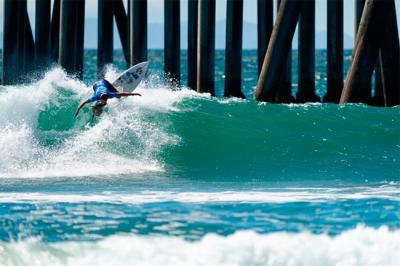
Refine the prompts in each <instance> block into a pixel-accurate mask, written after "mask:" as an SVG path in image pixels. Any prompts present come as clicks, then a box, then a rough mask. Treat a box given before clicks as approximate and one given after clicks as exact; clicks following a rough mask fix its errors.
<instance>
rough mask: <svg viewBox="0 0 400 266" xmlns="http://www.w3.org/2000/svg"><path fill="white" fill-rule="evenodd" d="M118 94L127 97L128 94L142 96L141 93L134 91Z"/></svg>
mask: <svg viewBox="0 0 400 266" xmlns="http://www.w3.org/2000/svg"><path fill="white" fill-rule="evenodd" d="M118 96H122V97H127V96H142V95H141V94H140V93H134V92H119V93H118Z"/></svg>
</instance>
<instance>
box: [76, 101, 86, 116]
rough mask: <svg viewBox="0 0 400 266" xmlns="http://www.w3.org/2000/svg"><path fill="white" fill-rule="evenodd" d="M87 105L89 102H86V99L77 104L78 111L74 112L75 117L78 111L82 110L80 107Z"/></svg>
mask: <svg viewBox="0 0 400 266" xmlns="http://www.w3.org/2000/svg"><path fill="white" fill-rule="evenodd" d="M87 103H89V100H88V99H84V100H83V101H82V102H81V103H80V104H79V106H78V109H76V112H75V117H76V116H77V115H78V114H79V111H80V110H81V109H82V107H83V106H84V105H85V104H87Z"/></svg>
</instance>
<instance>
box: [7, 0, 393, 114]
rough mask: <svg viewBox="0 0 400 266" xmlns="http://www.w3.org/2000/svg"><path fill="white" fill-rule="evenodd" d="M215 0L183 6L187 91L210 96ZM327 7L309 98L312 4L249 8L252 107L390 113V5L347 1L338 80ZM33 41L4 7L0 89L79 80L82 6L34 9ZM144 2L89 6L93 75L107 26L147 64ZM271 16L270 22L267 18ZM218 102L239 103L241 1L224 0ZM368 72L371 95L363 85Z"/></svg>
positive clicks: (23, 21) (172, 47)
mask: <svg viewBox="0 0 400 266" xmlns="http://www.w3.org/2000/svg"><path fill="white" fill-rule="evenodd" d="M215 1H216V0H188V40H187V41H188V64H187V65H188V69H187V72H188V73H187V74H188V83H187V86H188V87H190V88H192V89H194V90H197V91H199V92H209V93H211V94H213V95H214V87H215V82H214V61H215V9H216V2H215ZM326 1H327V13H328V15H327V40H328V41H327V43H328V45H327V91H326V94H325V95H324V96H323V97H322V99H320V98H319V96H317V95H316V93H315V59H314V57H315V0H278V1H276V2H277V3H274V1H273V0H258V1H257V4H258V6H257V22H258V25H257V30H258V53H257V54H258V59H257V64H258V74H259V79H258V83H257V87H256V90H255V93H254V98H255V99H256V100H259V101H267V102H272V103H282V102H284V103H289V102H301V103H304V102H317V101H321V100H322V101H324V102H333V103H339V102H340V103H347V102H362V103H367V104H373V105H378V106H393V105H398V104H400V74H399V73H400V67H399V65H400V54H399V53H400V52H399V35H398V29H397V21H396V10H395V2H394V0H356V2H355V3H356V5H355V12H356V14H355V15H356V16H355V23H354V24H355V29H356V37H355V41H354V49H353V56H352V62H351V65H350V68H349V70H348V73H347V77H346V80H345V81H344V77H343V0H326ZM35 3H36V8H35V10H36V12H35V16H36V20H35V41H34V38H33V34H32V29H31V24H30V21H29V16H28V13H27V0H4V43H3V73H2V79H1V81H2V84H14V83H18V82H21V78H22V77H24V76H26V75H27V74H29V73H30V72H31V71H33V70H35V71H38V70H40V69H45V68H46V67H48V66H49V65H50V64H53V63H55V62H56V63H58V64H60V65H61V66H62V67H63V68H64V69H65V70H66V71H67V73H71V74H75V75H77V76H78V77H82V68H83V49H84V23H85V0H53V10H51V3H52V1H51V0H36V2H35ZM147 4H148V3H147V0H128V6H127V8H125V7H124V3H123V1H122V0H98V50H97V55H98V57H97V60H98V61H97V66H98V73H99V76H100V77H101V76H102V74H103V70H104V66H105V65H107V64H110V63H112V62H113V50H114V49H113V28H114V27H113V23H114V22H113V21H114V18H115V21H116V24H117V29H118V33H119V36H120V40H121V43H122V48H123V52H124V57H125V60H126V62H127V65H128V66H131V65H134V64H136V63H139V62H141V61H145V60H147V49H148V48H147ZM274 8H276V9H277V12H276V18H273V13H274V12H273V9H274ZM164 12H165V13H164V14H165V15H164V19H165V21H164V30H165V34H164V36H165V37H164V38H165V39H164V57H165V58H164V59H165V60H164V61H165V67H164V69H165V73H166V75H167V76H168V82H170V81H171V80H173V81H174V84H178V85H179V84H180V67H179V66H180V1H179V0H164ZM226 12H227V14H226V18H227V19H226V23H227V24H226V49H225V56H226V58H225V60H226V63H225V88H224V96H226V97H230V96H234V97H244V95H243V93H242V91H241V87H242V77H241V69H242V68H241V61H242V36H243V0H227V9H226ZM297 24H299V27H298V28H299V46H298V49H299V50H298V52H299V57H298V60H299V62H298V77H299V82H298V91H297V94H296V97H295V98H294V97H293V96H292V91H291V89H292V84H291V60H292V58H291V43H292V38H293V35H294V32H295V29H296V25H297ZM373 73H375V83H374V84H375V87H374V91H375V95H374V97H372V96H371V95H372V92H371V91H372V88H371V83H372V82H371V80H372V75H373Z"/></svg>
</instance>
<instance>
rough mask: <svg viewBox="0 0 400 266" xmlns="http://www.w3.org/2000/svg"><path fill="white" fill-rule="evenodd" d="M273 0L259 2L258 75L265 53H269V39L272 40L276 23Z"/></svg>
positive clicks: (260, 0)
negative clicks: (273, 27)
mask: <svg viewBox="0 0 400 266" xmlns="http://www.w3.org/2000/svg"><path fill="white" fill-rule="evenodd" d="M273 8H274V3H273V0H258V1H257V37H258V38H257V42H258V46H257V47H258V48H257V63H258V75H260V72H261V68H262V64H263V61H264V57H265V53H266V52H267V48H268V43H269V39H270V38H271V33H272V26H273V22H274V18H273V16H274V9H273Z"/></svg>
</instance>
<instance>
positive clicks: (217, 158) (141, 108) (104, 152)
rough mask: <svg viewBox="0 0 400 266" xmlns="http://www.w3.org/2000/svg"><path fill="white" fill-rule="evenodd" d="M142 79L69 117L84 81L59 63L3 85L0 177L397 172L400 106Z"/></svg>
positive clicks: (387, 175)
mask: <svg viewBox="0 0 400 266" xmlns="http://www.w3.org/2000/svg"><path fill="white" fill-rule="evenodd" d="M109 75H112V73H111V74H109ZM150 83H151V82H150ZM150 83H147V85H146V84H143V85H142V86H141V87H140V88H139V89H138V91H139V92H140V93H142V94H143V96H142V97H131V98H127V99H123V100H111V101H110V102H109V105H108V107H107V109H106V110H105V112H104V114H103V115H102V116H101V117H100V118H99V119H96V120H95V121H94V122H90V120H91V114H90V110H89V108H84V109H83V111H82V113H81V114H80V115H79V117H78V118H77V119H74V117H73V113H74V111H75V108H76V107H77V105H78V104H79V101H80V100H81V99H82V98H84V97H87V96H89V95H90V91H91V88H90V87H87V86H86V85H85V84H83V83H81V82H79V81H76V80H73V79H70V78H68V77H67V76H66V75H65V73H64V72H62V71H61V70H60V69H54V70H52V71H50V72H48V73H47V74H46V76H45V78H44V79H42V80H40V81H38V82H36V83H32V84H30V85H27V86H18V87H3V88H1V89H0V124H1V128H0V150H1V154H4V156H3V157H2V158H0V169H2V170H0V176H1V177H3V178H4V177H56V176H69V177H74V176H110V175H127V176H140V175H142V174H144V173H153V174H155V175H160V176H163V177H174V178H188V179H190V178H196V179H201V178H204V179H221V180H222V179H227V180H229V179H244V180H260V179H262V180H292V179H294V180H302V179H318V180H332V179H338V180H347V181H349V180H353V179H354V180H360V179H361V180H386V181H391V180H399V174H398V167H399V160H400V152H399V149H400V129H399V120H400V119H399V117H400V116H399V113H400V109H399V107H394V108H374V107H369V106H364V105H345V106H338V105H330V104H306V105H272V104H263V103H256V102H254V101H251V100H249V101H241V100H237V99H229V100H226V99H216V98H212V97H210V96H209V95H201V94H197V93H195V92H192V91H189V90H185V89H183V90H168V89H167V88H165V87H162V86H158V87H155V86H153V85H149V84H150Z"/></svg>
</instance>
